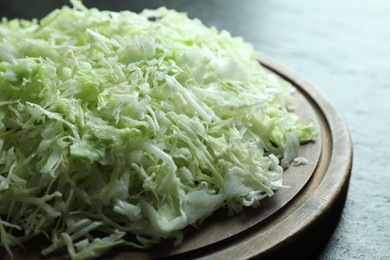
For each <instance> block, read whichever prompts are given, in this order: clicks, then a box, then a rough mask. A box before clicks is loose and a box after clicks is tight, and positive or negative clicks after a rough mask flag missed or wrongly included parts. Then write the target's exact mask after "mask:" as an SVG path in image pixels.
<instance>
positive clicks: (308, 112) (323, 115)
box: [15, 57, 352, 259]
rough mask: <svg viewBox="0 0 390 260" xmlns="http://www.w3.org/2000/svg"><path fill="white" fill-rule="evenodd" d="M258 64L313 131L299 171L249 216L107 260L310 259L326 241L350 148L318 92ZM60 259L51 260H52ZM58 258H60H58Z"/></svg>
mask: <svg viewBox="0 0 390 260" xmlns="http://www.w3.org/2000/svg"><path fill="white" fill-rule="evenodd" d="M259 61H260V63H261V64H262V65H263V66H264V67H265V68H267V69H268V70H269V71H270V72H271V73H274V74H275V75H277V76H279V77H281V78H283V79H284V80H287V81H289V82H290V83H291V84H293V85H294V86H295V87H296V89H297V90H298V91H297V93H296V94H295V95H296V98H297V107H296V112H297V113H298V114H299V116H300V117H301V118H302V120H303V121H305V122H308V121H313V122H314V123H315V125H316V126H317V129H318V131H319V138H318V140H316V142H314V143H308V144H306V145H304V146H302V147H301V149H300V155H301V156H303V157H306V158H308V159H309V163H308V164H307V165H301V166H297V167H295V166H289V168H288V169H287V171H286V173H285V177H284V183H285V184H286V185H288V186H289V188H285V189H281V190H279V191H277V193H276V194H275V195H274V196H273V197H271V198H266V199H264V200H263V201H262V203H261V206H260V207H259V208H257V209H253V208H247V209H245V210H244V211H243V212H242V213H241V214H238V215H235V216H232V217H227V214H226V213H227V212H226V211H225V210H223V209H222V210H219V211H218V212H216V213H215V214H213V215H212V216H211V217H210V218H208V219H207V220H206V221H205V222H204V223H203V225H202V227H201V228H200V229H195V228H187V229H186V230H185V231H184V243H183V244H182V245H181V246H180V247H178V248H175V247H173V246H172V241H170V240H167V241H164V242H163V243H162V244H161V245H159V246H158V247H156V248H154V249H153V250H149V251H138V250H134V249H131V248H120V249H119V250H118V249H115V250H113V251H112V252H110V253H109V254H108V255H106V256H105V257H106V258H109V259H155V258H181V259H190V258H204V259H249V258H264V259H268V258H273V259H274V258H275V257H286V256H288V257H293V256H294V257H300V258H308V257H310V256H311V255H312V254H313V253H314V252H316V250H318V248H319V247H320V246H321V244H322V243H323V242H324V241H325V240H326V239H327V237H328V236H329V235H330V234H331V232H332V230H333V227H334V226H335V224H336V223H337V221H338V219H339V216H340V213H341V211H342V208H343V205H344V201H345V197H346V194H347V189H348V183H349V177H350V172H351V165H352V144H351V138H350V134H349V131H348V128H347V126H346V124H345V122H344V120H343V118H342V116H341V114H340V113H339V112H338V111H337V110H336V109H335V108H334V106H333V105H332V104H331V103H330V102H329V101H328V100H327V99H326V97H325V96H324V95H323V94H322V93H321V91H320V90H319V89H318V88H317V87H315V86H313V85H312V84H310V83H308V82H307V81H305V80H303V79H302V78H300V77H298V76H296V75H295V74H293V73H291V72H289V71H288V70H287V69H285V68H283V67H282V66H281V65H279V64H276V63H275V62H273V61H272V60H270V59H268V58H267V57H261V58H260V59H259ZM41 247H42V245H41V246H39V245H34V246H31V247H29V248H28V250H26V251H21V252H17V254H16V258H15V259H19V258H20V259H25V257H26V255H29V259H39V258H40V257H39V251H40V248H41ZM59 258H61V259H63V257H58V256H54V257H53V258H52V259H59ZM65 258H66V257H65Z"/></svg>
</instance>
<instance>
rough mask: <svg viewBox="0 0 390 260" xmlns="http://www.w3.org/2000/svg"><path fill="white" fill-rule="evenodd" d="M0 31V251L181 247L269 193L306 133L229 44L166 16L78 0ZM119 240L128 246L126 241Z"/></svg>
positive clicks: (282, 96) (285, 96)
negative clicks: (206, 226)
mask: <svg viewBox="0 0 390 260" xmlns="http://www.w3.org/2000/svg"><path fill="white" fill-rule="evenodd" d="M72 4H73V7H72V8H69V7H63V8H62V9H60V10H55V11H53V12H52V13H50V14H49V15H48V16H47V17H45V18H44V19H42V20H40V21H37V20H33V21H26V20H18V19H16V20H7V19H3V20H2V22H1V24H0V241H1V243H0V244H1V246H2V247H3V248H5V249H6V250H7V251H8V252H9V254H12V249H11V247H13V246H15V245H22V244H23V243H24V242H26V241H28V240H30V239H32V238H34V237H36V236H38V235H44V236H46V237H47V238H48V239H49V240H50V241H51V244H50V245H49V246H48V247H47V248H45V249H44V250H43V251H42V254H43V255H48V254H50V253H52V252H55V251H56V250H58V249H60V248H63V247H66V248H67V250H68V253H69V255H70V256H71V257H72V258H73V259H85V258H89V257H97V256H99V255H100V254H102V253H103V252H105V251H107V250H108V249H110V248H112V247H114V246H117V245H130V246H134V247H140V248H147V247H150V246H152V245H154V244H156V243H158V242H159V241H160V240H161V239H165V238H175V243H176V244H177V245H178V244H180V243H181V240H182V233H181V230H182V229H183V228H185V227H186V226H188V225H198V224H200V222H201V221H203V220H204V219H205V218H206V217H207V216H209V215H210V214H212V213H213V212H214V211H215V210H217V209H218V208H221V207H226V208H227V209H228V213H232V214H233V213H237V212H240V211H241V210H242V208H243V207H246V206H252V207H257V206H259V201H260V200H261V199H262V198H264V197H267V196H272V195H273V194H274V191H275V190H277V189H279V188H281V187H283V184H282V175H283V169H284V168H285V167H286V166H288V164H289V163H290V162H291V161H292V160H293V159H294V158H295V157H297V151H298V148H299V146H300V143H302V142H305V141H309V140H313V139H314V138H315V131H314V129H313V126H312V125H311V124H307V125H304V124H300V123H298V118H297V116H296V115H294V114H293V113H291V112H289V111H288V109H287V106H289V105H291V104H293V102H294V99H293V96H292V92H293V90H294V89H293V88H292V87H291V86H290V85H289V84H287V83H285V82H282V81H279V80H277V79H276V78H275V77H273V76H271V75H269V74H267V73H266V72H265V70H263V69H262V68H261V66H260V65H259V64H258V62H257V61H256V56H257V53H255V52H254V51H253V49H252V47H251V46H249V45H248V44H246V43H244V42H243V40H242V39H240V38H233V37H232V36H230V35H229V33H227V32H225V31H222V32H218V31H217V30H216V29H215V28H208V27H206V26H204V25H203V24H202V23H201V22H200V21H199V20H196V19H195V20H190V19H189V18H187V16H186V15H185V14H182V13H178V12H176V11H173V10H167V9H166V8H160V9H157V10H145V11H143V12H142V13H141V14H135V13H132V12H129V11H124V12H120V13H117V12H109V11H99V10H97V9H87V8H86V7H84V6H83V5H82V4H81V3H80V2H79V1H76V0H74V1H72ZM128 234H133V235H130V236H129V235H128Z"/></svg>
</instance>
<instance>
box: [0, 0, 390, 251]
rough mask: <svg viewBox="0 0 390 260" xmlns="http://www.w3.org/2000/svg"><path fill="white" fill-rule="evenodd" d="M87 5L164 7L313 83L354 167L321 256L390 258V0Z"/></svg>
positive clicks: (51, 3)
mask: <svg viewBox="0 0 390 260" xmlns="http://www.w3.org/2000/svg"><path fill="white" fill-rule="evenodd" d="M64 4H68V5H69V2H68V1H65V0H63V1H59V0H34V1H28V0H25V1H22V0H14V1H5V0H0V16H2V17H8V18H15V17H17V18H24V19H31V18H41V17H43V16H44V15H46V14H47V13H48V12H50V11H51V10H53V9H54V8H57V7H60V6H62V5H64ZM84 4H85V5H86V6H88V7H97V8H99V9H107V10H115V11H119V10H131V11H134V12H139V11H141V10H143V9H144V8H157V7H159V6H166V7H168V8H173V9H176V10H178V11H184V12H187V13H188V15H189V16H190V17H192V18H195V17H196V18H199V19H200V20H202V21H203V22H204V23H205V24H206V25H208V26H215V27H217V28H218V29H219V30H223V29H224V30H227V31H229V32H231V34H232V35H234V36H242V37H243V38H244V39H245V40H246V41H247V42H249V43H251V44H252V45H253V46H254V48H255V49H256V50H257V51H259V52H261V53H264V54H266V55H267V56H269V57H271V58H272V59H274V60H276V61H278V62H279V63H282V64H283V65H285V66H286V67H288V68H290V69H292V70H293V71H295V72H297V73H298V74H299V75H301V76H303V77H304V78H306V79H308V80H309V81H311V82H314V83H315V84H316V85H318V86H319V88H321V90H322V91H323V93H324V94H325V95H326V96H327V97H328V99H329V100H331V101H332V103H333V104H335V106H336V107H337V108H338V109H339V111H340V112H341V113H342V114H343V115H344V117H345V119H346V121H347V124H348V125H349V128H350V131H351V134H352V139H353V145H354V166H353V171H352V179H351V182H350V187H349V194H348V198H347V202H346V205H345V208H344V211H343V215H342V217H341V220H340V222H339V224H338V226H337V228H336V230H335V232H334V233H333V235H332V236H331V238H330V240H329V241H328V242H327V244H326V245H324V247H323V248H322V249H321V250H320V251H319V252H318V256H317V258H318V259H390V188H389V186H390V172H389V169H390V163H389V154H390V141H389V127H390V116H389V115H388V114H389V112H390V102H389V98H390V1H386V0H370V1H353V0H329V1H319V0H311V1H307V0H306V1H305V0H295V1H287V0H245V1H236V0H196V1H189V0H187V1H186V0H161V1H152V0H128V1H124V0H121V1H119V0H110V1H108V0H105V1H104V0H89V1H84Z"/></svg>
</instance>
